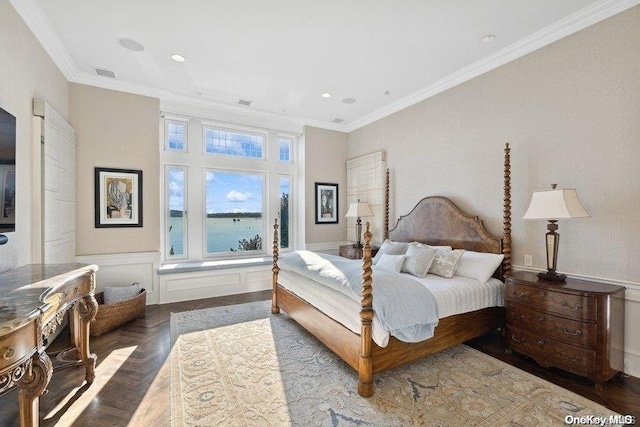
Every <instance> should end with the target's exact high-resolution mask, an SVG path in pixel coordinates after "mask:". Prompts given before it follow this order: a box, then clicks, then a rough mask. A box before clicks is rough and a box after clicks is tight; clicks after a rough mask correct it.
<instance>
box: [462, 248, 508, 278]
mask: <svg viewBox="0 0 640 427" xmlns="http://www.w3.org/2000/svg"><path fill="white" fill-rule="evenodd" d="M503 259H504V254H490V253H485V252H473V251H465V252H464V253H463V254H462V257H461V258H460V262H459V263H458V266H457V268H456V271H455V275H456V276H462V277H469V278H471V279H476V280H478V281H479V282H482V283H484V282H486V281H487V280H489V279H490V278H491V276H493V273H494V272H495V271H496V270H497V268H498V267H499V266H500V263H502V260H503Z"/></svg>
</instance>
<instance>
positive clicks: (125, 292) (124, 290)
mask: <svg viewBox="0 0 640 427" xmlns="http://www.w3.org/2000/svg"><path fill="white" fill-rule="evenodd" d="M140 291H142V285H140V283H138V282H135V283H134V284H133V285H131V286H105V287H104V303H105V304H113V303H116V302H120V301H125V300H128V299H131V298H133V297H135V296H136V295H138V294H139V293H140Z"/></svg>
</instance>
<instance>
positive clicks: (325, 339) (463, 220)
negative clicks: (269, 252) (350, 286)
mask: <svg viewBox="0 0 640 427" xmlns="http://www.w3.org/2000/svg"><path fill="white" fill-rule="evenodd" d="M504 151H505V160H504V199H503V202H504V204H503V214H504V215H503V232H504V236H503V238H502V239H500V238H497V237H494V236H492V235H490V234H489V233H488V232H487V231H486V230H485V228H484V225H483V223H482V221H481V220H480V219H478V217H475V216H469V215H466V214H465V213H463V212H462V211H461V210H460V209H458V208H457V207H456V206H455V205H454V204H453V203H452V202H451V201H450V200H448V199H447V198H444V197H437V196H436V197H426V198H424V199H422V200H421V201H420V202H419V203H418V204H417V205H416V207H415V208H414V209H413V210H412V211H411V212H410V213H409V214H408V215H405V216H402V217H400V219H399V220H398V222H397V224H396V226H395V228H393V229H392V230H389V172H388V171H387V183H386V191H385V193H386V194H385V219H384V223H385V230H384V237H385V239H389V240H392V241H396V242H420V243H425V244H428V245H437V246H440V245H442V246H450V247H452V248H454V249H465V250H467V251H475V252H484V253H492V254H504V259H503V261H502V264H501V265H500V267H499V268H498V269H497V270H496V272H495V274H494V277H497V278H498V279H500V280H503V279H504V277H506V276H508V275H509V274H510V272H511V186H510V160H509V159H510V149H509V144H506V147H505V150H504ZM278 227H279V226H278V224H277V221H276V224H275V225H274V242H273V267H272V272H273V283H272V285H273V290H272V306H271V312H272V313H273V314H277V313H279V312H280V309H282V310H284V311H285V312H286V313H287V314H288V315H289V316H290V317H291V318H293V319H294V320H295V321H296V322H297V323H299V324H300V325H301V326H303V327H304V328H305V329H307V330H308V331H309V332H310V333H311V334H313V335H314V336H315V337H316V338H317V339H318V340H320V341H321V342H322V343H323V344H324V345H326V346H327V347H329V348H330V349H331V350H332V351H333V352H334V353H336V354H337V355H338V356H340V357H341V358H342V359H343V360H344V361H345V362H346V363H347V364H349V365H350V366H351V367H352V368H354V369H355V370H356V371H357V372H358V393H359V394H360V395H362V396H364V397H369V396H371V395H372V394H373V374H374V373H377V372H381V371H384V370H387V369H390V368H394V367H396V366H399V365H402V364H404V363H407V362H410V361H413V360H416V359H420V358H422V357H424V356H427V355H429V354H432V353H435V352H438V351H441V350H443V349H445V348H448V347H451V346H454V345H456V344H459V343H462V342H464V341H466V340H469V339H471V338H474V337H477V336H480V335H482V334H484V333H486V332H489V331H491V330H493V329H497V328H499V327H502V326H504V307H501V306H490V307H486V308H481V309H477V310H474V311H470V312H465V313H460V314H455V315H451V316H448V317H444V318H440V320H439V323H438V325H437V327H436V328H435V331H434V335H433V337H432V338H429V339H427V340H425V341H421V342H415V343H409V342H404V341H400V340H399V339H397V338H395V337H393V336H392V337H390V338H389V340H388V343H387V345H386V346H385V347H381V346H379V345H377V344H376V343H375V342H374V340H373V338H372V320H373V318H374V310H373V293H372V257H371V238H372V233H371V232H370V231H369V226H368V224H367V230H366V232H365V233H364V242H365V243H364V249H363V259H362V294H361V295H362V299H361V304H360V310H359V317H360V333H359V334H358V333H355V332H353V331H352V330H350V329H349V328H347V327H345V326H343V324H342V323H340V322H338V321H336V320H334V319H332V318H331V317H329V316H327V315H326V314H325V313H324V312H322V311H321V310H319V309H318V308H316V307H315V306H314V305H312V304H310V303H309V302H308V301H306V300H305V299H303V298H301V297H299V296H298V295H297V294H296V293H294V292H292V291H290V290H289V289H287V288H285V287H284V286H282V284H281V283H279V281H278V275H279V273H280V266H279V264H278V251H279V243H278V229H279V228H278ZM354 262H355V261H354Z"/></svg>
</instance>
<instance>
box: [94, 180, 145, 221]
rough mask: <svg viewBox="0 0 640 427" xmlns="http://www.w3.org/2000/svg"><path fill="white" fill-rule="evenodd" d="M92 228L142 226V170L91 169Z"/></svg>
mask: <svg viewBox="0 0 640 427" xmlns="http://www.w3.org/2000/svg"><path fill="white" fill-rule="evenodd" d="M95 181H96V182H95V186H96V189H95V193H96V194H95V198H96V207H95V210H96V222H95V227H96V228H107V227H142V171H141V170H133V169H112V168H95Z"/></svg>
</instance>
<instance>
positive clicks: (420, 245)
mask: <svg viewBox="0 0 640 427" xmlns="http://www.w3.org/2000/svg"><path fill="white" fill-rule="evenodd" d="M411 244H412V245H416V246H419V247H422V248H431V249H434V250H436V251H451V250H453V248H452V247H451V246H433V245H427V244H426V243H420V242H411Z"/></svg>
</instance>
